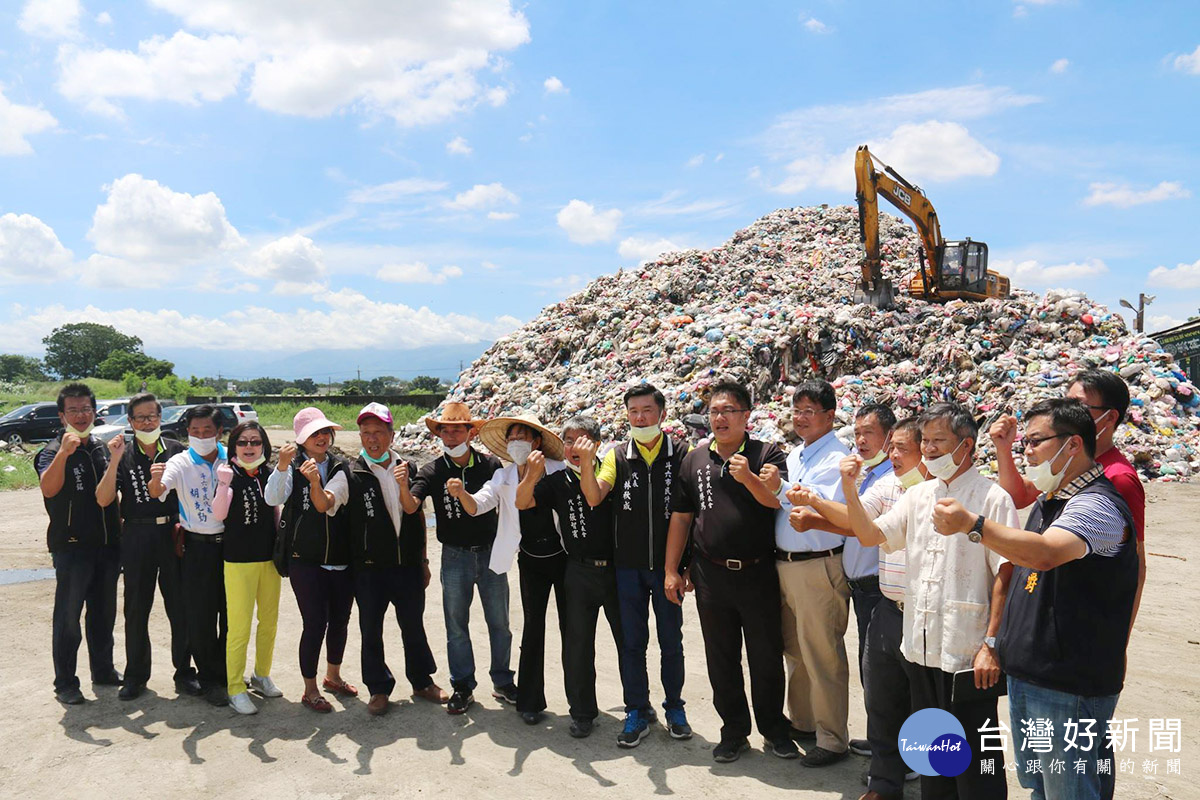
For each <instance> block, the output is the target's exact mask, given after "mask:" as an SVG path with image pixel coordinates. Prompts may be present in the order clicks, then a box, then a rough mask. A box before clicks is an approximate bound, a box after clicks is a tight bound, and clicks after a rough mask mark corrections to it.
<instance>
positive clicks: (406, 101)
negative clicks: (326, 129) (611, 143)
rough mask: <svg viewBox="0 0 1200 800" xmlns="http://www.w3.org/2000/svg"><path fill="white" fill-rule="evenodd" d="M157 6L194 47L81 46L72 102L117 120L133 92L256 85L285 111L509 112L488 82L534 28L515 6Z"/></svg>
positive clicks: (66, 79)
mask: <svg viewBox="0 0 1200 800" xmlns="http://www.w3.org/2000/svg"><path fill="white" fill-rule="evenodd" d="M151 4H152V5H154V6H156V7H157V8H159V9H161V10H164V11H167V12H169V13H171V14H174V15H175V16H176V17H178V18H179V19H180V20H181V22H182V29H181V30H179V31H178V32H177V33H176V34H175V36H173V37H172V39H171V40H168V41H174V40H177V39H181V37H189V38H188V39H187V40H185V41H186V42H187V43H188V44H189V47H183V46H179V47H175V48H167V47H164V43H163V40H162V38H161V37H156V38H153V39H148V40H146V41H143V42H141V43H140V44H139V45H138V49H137V52H127V51H119V50H112V49H89V50H86V51H70V52H68V53H67V54H66V56H67V57H65V58H63V59H61V63H62V71H63V74H62V78H61V81H60V84H61V86H62V87H63V93H64V94H65V95H66V96H68V97H70V98H72V99H76V100H79V101H80V102H83V103H84V104H85V105H86V106H87V107H89V108H92V109H94V110H97V111H103V112H105V113H109V114H114V113H116V106H115V102H114V101H116V100H119V99H121V98H125V97H141V98H144V99H170V100H176V101H180V102H185V101H186V102H200V101H211V100H216V99H221V98H224V97H228V96H229V95H231V94H233V93H234V92H235V91H239V90H243V89H244V91H243V94H244V96H245V97H246V98H247V99H248V100H249V102H251V103H253V104H255V105H257V106H259V107H261V108H265V109H268V110H271V111H276V112H279V113H283V114H292V115H297V116H307V117H324V116H329V115H331V114H334V113H339V112H354V113H358V114H362V115H364V116H367V117H374V116H384V117H390V118H391V119H393V120H394V121H395V122H396V123H397V124H399V125H402V126H409V125H421V124H428V123H433V122H438V121H441V120H444V119H447V118H449V117H451V116H453V115H455V114H458V113H461V112H463V111H466V110H468V109H470V108H473V107H475V106H476V105H478V104H480V103H489V104H491V105H493V106H498V105H503V103H504V102H505V101H506V100H507V97H508V90H507V89H506V88H505V87H503V86H489V85H487V84H485V83H482V82H481V81H480V75H481V74H483V73H485V72H487V71H489V70H490V69H491V68H493V67H496V66H498V65H499V64H500V61H499V59H498V57H497V56H496V55H495V54H496V53H499V52H501V51H506V50H512V49H514V48H517V47H519V46H521V45H523V44H524V43H526V42H527V41H529V23H528V21H527V20H526V18H525V16H524V15H523V14H522V13H521V12H520V11H517V10H514V9H513V8H512V5H511V3H510V2H509V0H459V2H455V3H419V2H405V3H403V4H399V3H396V2H394V0H354V2H352V3H349V4H344V3H322V2H314V1H313V0H308V1H307V2H303V3H302V4H300V5H299V6H298V5H297V4H295V3H281V2H278V1H277V0H151ZM197 42H203V43H207V44H206V45H204V46H201V45H200V44H196V43H197ZM180 44H181V45H182V44H183V42H180ZM158 75H164V76H168V78H166V79H160V80H156V79H155V78H156V77H157V76H158ZM129 77H133V78H135V79H136V80H134V81H132V82H131V81H129V80H128V78H129ZM181 77H182V78H184V80H183V81H177V82H172V81H171V80H170V78H181ZM89 79H91V80H92V83H93V85H92V86H90V87H89V86H88V80H89ZM147 84H149V86H147ZM181 97H182V98H186V100H181Z"/></svg>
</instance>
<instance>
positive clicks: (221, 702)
mask: <svg viewBox="0 0 1200 800" xmlns="http://www.w3.org/2000/svg"><path fill="white" fill-rule="evenodd" d="M204 699H205V700H207V701H208V702H209V704H210V705H214V706H227V705H229V692H227V691H225V687H224V686H212V687H210V688H209V690H208V691H207V692H205V693H204Z"/></svg>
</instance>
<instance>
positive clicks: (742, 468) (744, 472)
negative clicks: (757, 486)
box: [729, 453, 754, 486]
mask: <svg viewBox="0 0 1200 800" xmlns="http://www.w3.org/2000/svg"><path fill="white" fill-rule="evenodd" d="M729 474H730V475H732V476H733V479H734V480H735V481H737V482H738V483H740V484H742V485H743V486H746V485H748V482H749V481H750V479H751V476H753V475H754V473H753V472H751V471H750V462H749V461H747V460H746V457H745V456H744V455H742V454H741V453H734V455H733V458H731V459H729Z"/></svg>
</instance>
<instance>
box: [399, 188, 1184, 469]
mask: <svg viewBox="0 0 1200 800" xmlns="http://www.w3.org/2000/svg"><path fill="white" fill-rule="evenodd" d="M880 228H881V230H880V243H881V249H882V255H883V263H884V273H885V277H890V278H891V279H892V280H893V283H894V284H895V285H896V286H900V287H904V288H903V289H902V293H901V295H900V296H899V297H898V298H897V302H896V305H895V307H894V308H892V309H888V310H878V309H875V308H872V307H870V306H866V305H861V304H858V305H856V304H854V302H853V294H854V289H855V287H856V285H857V283H858V281H859V279H860V275H861V272H860V263H861V259H862V257H863V250H862V245H861V242H860V238H859V227H858V212H857V209H855V208H852V207H849V206H836V207H829V206H819V207H811V208H793V209H781V210H779V211H775V212H772V213H770V214H768V215H766V216H765V217H763V218H761V219H759V220H758V221H756V222H755V223H753V224H752V225H750V226H748V227H746V228H744V229H742V230H739V231H738V232H736V233H735V234H734V235H733V237H732V238H731V239H730V240H729V241H728V242H726V243H725V244H723V245H721V246H719V247H717V248H715V249H713V250H708V251H700V250H687V251H683V252H676V253H665V254H663V255H661V256H660V257H659V258H658V259H657V260H654V261H650V262H645V263H643V264H641V265H640V266H638V267H636V268H633V269H624V270H620V271H618V272H617V273H616V274H615V275H606V276H602V277H600V278H597V279H596V280H594V281H592V282H591V283H590V284H589V285H588V286H587V288H585V289H584V290H582V291H580V292H578V293H576V294H574V295H571V296H570V297H568V298H566V299H565V300H563V301H562V302H560V303H556V304H554V305H552V306H548V307H546V308H545V309H543V311H542V313H541V314H539V315H538V317H537V318H536V319H534V320H533V321H532V322H530V323H529V324H527V325H525V326H524V327H522V328H520V329H519V330H517V331H515V332H514V333H512V334H510V335H508V336H505V337H503V338H501V339H500V340H499V341H497V342H496V343H495V344H494V345H492V347H491V348H489V349H488V351H487V352H485V353H484V354H483V355H482V356H481V357H480V358H479V359H478V360H476V361H475V362H474V363H473V364H472V365H471V366H470V368H468V369H467V370H466V371H464V372H463V373H462V375H461V376H460V377H459V381H458V384H457V385H456V386H455V387H454V388H453V389H452V391H451V393H450V395H449V397H448V398H447V399H448V400H461V401H464V402H466V403H467V404H469V405H470V407H471V408H472V410H473V411H474V413H475V414H476V415H477V416H479V417H495V416H501V415H506V414H514V413H518V412H521V411H532V412H533V413H535V414H537V415H538V416H539V417H540V418H541V419H542V420H543V421H544V422H546V423H547V424H549V425H551V426H556V425H558V424H560V423H561V422H562V421H564V420H565V419H566V418H567V417H569V416H570V415H572V414H576V413H584V414H590V415H592V416H594V417H596V418H597V419H599V420H600V421H601V423H602V425H603V426H604V433H605V435H606V437H608V438H612V439H616V438H620V437H622V436H624V435H625V434H626V432H627V426H626V423H625V415H624V409H623V407H622V404H621V396H622V393H623V392H624V391H625V390H626V389H627V388H628V387H629V386H631V385H633V384H636V383H639V382H641V381H648V382H650V383H652V384H654V385H655V386H657V387H659V388H660V389H662V390H663V392H664V393H665V394H666V395H667V401H668V419H669V423H668V426H667V427H668V429H675V430H680V429H681V428H682V424H681V422H680V420H681V419H682V418H684V417H685V416H686V415H690V414H695V413H697V412H702V411H703V409H704V407H705V404H706V402H707V399H708V391H709V387H711V385H712V384H713V383H715V382H716V381H718V380H721V379H724V378H732V379H734V380H737V381H740V382H742V383H743V384H745V385H746V386H748V387H749V388H750V389H751V390H752V392H753V394H754V397H755V403H754V406H755V408H754V412H753V414H752V415H751V425H752V429H753V435H754V436H755V437H756V438H761V439H765V440H769V441H775V442H781V443H787V442H789V441H792V440H793V439H794V436H793V434H792V432H791V424H790V411H789V409H790V398H791V393H792V391H793V387H794V386H795V384H796V383H798V382H799V381H801V380H804V379H805V378H810V377H821V378H825V379H826V380H829V381H830V382H832V383H833V385H834V387H835V388H836V389H837V394H838V402H839V411H838V422H839V424H840V425H842V426H843V428H847V429H848V426H849V425H850V424H851V423H852V421H853V413H854V410H855V409H856V408H857V407H858V406H860V405H861V404H863V403H867V402H880V403H888V404H891V405H893V407H894V408H895V410H896V411H897V415H898V416H904V414H905V412H906V411H908V412H912V413H916V412H917V411H919V410H920V409H922V408H923V407H925V406H926V405H929V404H930V403H934V402H939V401H943V400H954V401H957V402H961V403H965V404H966V405H967V406H968V407H970V408H972V409H973V410H974V412H975V414H976V416H977V417H980V418H982V420H983V430H984V434H983V436H982V437H981V442H980V444H981V448H982V457H981V462H982V464H983V465H984V468H985V469H986V468H987V466H988V465H989V463H990V462H991V460H992V446H991V442H990V440H989V439H988V437H987V435H986V428H987V424H989V423H990V422H991V421H992V420H994V419H995V418H996V417H998V416H999V415H1000V414H1002V413H1005V412H1007V411H1011V412H1013V413H1019V412H1021V411H1023V410H1025V409H1027V408H1029V407H1030V406H1031V405H1033V404H1034V403H1035V402H1037V401H1038V400H1040V399H1043V398H1046V397H1057V396H1061V395H1062V394H1063V393H1064V392H1065V391H1066V388H1067V385H1068V382H1069V380H1070V376H1071V375H1073V374H1074V373H1075V372H1076V371H1078V370H1080V369H1083V368H1086V367H1102V368H1107V369H1113V370H1117V371H1119V372H1120V374H1121V375H1122V377H1124V378H1125V379H1126V380H1127V381H1128V382H1129V384H1130V391H1131V395H1132V397H1133V402H1132V405H1131V407H1130V413H1129V415H1128V419H1127V422H1126V423H1125V424H1123V425H1122V426H1121V429H1120V431H1119V432H1118V433H1117V435H1116V441H1117V444H1118V446H1119V447H1120V448H1121V449H1122V450H1123V451H1124V452H1125V453H1126V454H1127V455H1129V457H1130V459H1131V460H1134V461H1135V463H1136V465H1137V466H1138V468H1139V469H1140V470H1141V472H1142V474H1143V475H1144V476H1145V477H1146V478H1149V479H1162V480H1178V479H1180V478H1186V477H1188V476H1189V475H1190V474H1191V473H1192V472H1194V471H1195V470H1197V469H1200V436H1198V434H1197V427H1198V426H1200V416H1197V414H1196V411H1197V409H1198V408H1200V392H1198V391H1197V388H1196V387H1195V386H1194V385H1193V384H1192V383H1190V382H1189V381H1188V379H1187V377H1186V375H1184V374H1183V372H1182V371H1181V370H1180V369H1179V368H1178V367H1177V366H1176V364H1175V363H1174V360H1173V358H1172V356H1171V355H1170V354H1169V353H1167V352H1165V351H1164V350H1162V348H1160V347H1159V346H1158V344H1157V343H1155V342H1154V341H1153V340H1152V339H1149V338H1148V337H1145V336H1142V335H1140V334H1132V333H1130V332H1129V331H1128V330H1127V329H1126V327H1125V324H1124V321H1123V320H1122V319H1121V317H1120V316H1118V315H1116V314H1113V313H1111V312H1109V311H1108V309H1107V308H1105V307H1103V306H1101V305H1098V304H1096V303H1094V302H1092V301H1091V300H1089V299H1088V298H1087V297H1086V296H1084V295H1083V294H1082V293H1081V292H1075V291H1067V290H1052V291H1050V292H1048V293H1046V294H1045V295H1044V296H1040V297H1039V296H1038V295H1036V294H1033V293H1031V292H1027V291H1022V290H1019V289H1017V290H1014V296H1013V297H1010V298H1006V299H1003V300H987V301H983V302H968V301H959V300H956V301H951V302H948V303H928V302H924V301H921V300H917V299H914V298H911V297H908V296H907V295H906V294H905V293H904V289H906V285H905V281H904V278H905V277H906V276H908V275H910V274H912V272H913V271H914V270H915V269H916V268H917V266H918V264H917V257H918V256H917V249H918V246H919V240H918V237H917V235H916V233H915V232H914V231H913V230H912V229H911V228H909V227H907V226H906V225H904V224H903V223H901V222H900V220H898V219H896V218H894V217H890V216H887V215H881V217H880ZM841 433H842V434H843V435H845V433H846V430H843V431H842V432H841ZM397 444H398V445H399V446H400V447H402V448H403V449H410V450H420V449H422V448H424V449H426V450H432V449H435V448H436V440H434V439H432V438H431V437H429V436H428V434H427V433H426V429H425V426H424V425H423V424H418V425H411V426H407V427H406V428H405V429H404V430H402V431H400V432H399V433H398V435H397Z"/></svg>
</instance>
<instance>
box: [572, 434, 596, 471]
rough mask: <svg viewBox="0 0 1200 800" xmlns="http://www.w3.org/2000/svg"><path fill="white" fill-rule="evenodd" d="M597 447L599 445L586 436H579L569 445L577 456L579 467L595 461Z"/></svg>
mask: <svg viewBox="0 0 1200 800" xmlns="http://www.w3.org/2000/svg"><path fill="white" fill-rule="evenodd" d="M597 447H599V445H598V444H596V443H595V442H593V441H592V440H591V439H589V438H588V437H586V436H580V437H579V438H578V439H576V440H575V442H574V443H573V444H572V445H571V448H572V449H573V450H574V451H575V452H576V453H578V454H579V463H580V465H583V464H585V463H587V462H589V461H593V460H595V458H596V448H597Z"/></svg>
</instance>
